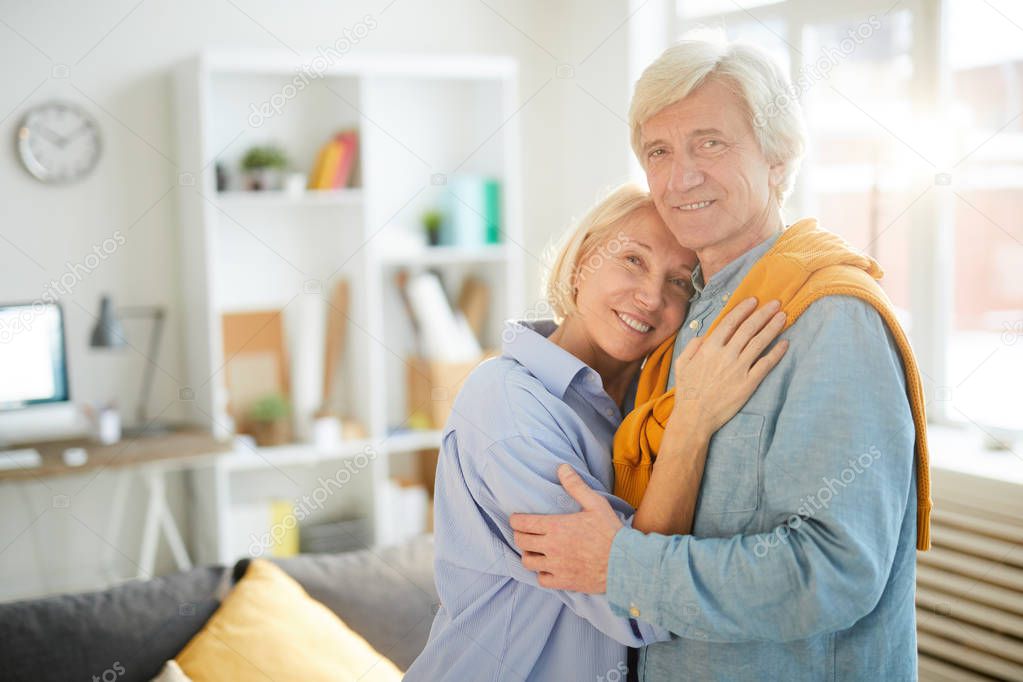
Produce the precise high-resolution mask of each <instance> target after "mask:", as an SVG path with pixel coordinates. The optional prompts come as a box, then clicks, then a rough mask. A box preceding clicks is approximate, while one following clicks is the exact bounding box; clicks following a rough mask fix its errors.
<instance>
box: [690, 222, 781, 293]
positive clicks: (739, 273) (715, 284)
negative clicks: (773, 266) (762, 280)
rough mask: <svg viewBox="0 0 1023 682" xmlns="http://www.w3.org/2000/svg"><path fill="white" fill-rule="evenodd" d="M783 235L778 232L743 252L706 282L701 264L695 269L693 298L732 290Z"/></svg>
mask: <svg viewBox="0 0 1023 682" xmlns="http://www.w3.org/2000/svg"><path fill="white" fill-rule="evenodd" d="M780 236H781V232H777V233H775V234H773V235H771V236H770V237H768V238H767V239H765V240H764V241H762V242H760V243H759V244H757V245H756V246H754V247H753V248H752V249H750V250H749V251H747V252H746V253H744V254H742V255H741V256H739V257H738V258H736V259H735V260H733V261H732V262H731V263H729V264H728V265H726V266H725V267H723V268H722V269H721V270H720V272H717V273H715V274H714V276H713V277H711V278H710V281H709V282H707V283H706V284H705V283H704V282H703V269H702V268H701V267H700V265H699V264H697V265H696V268H695V269H694V270H693V275H692V280H693V289H694V290H695V292H696V293H695V294H693V297H692V299H690V300H693V301H695V300H696V299H699V298H702V297H704V296H717V295H718V294H719V293H720V292H721V291H723V290H728V291H729V292H731V290H732V289H734V288H735V287H737V286H738V285H739V282H741V281H742V280H743V278H744V277H745V276H746V274H747V273H749V271H750V268H752V267H753V265H754V264H755V263H756V262H757V261H758V260H760V257H761V256H763V255H764V254H765V253H767V251H768V249H770V248H771V247H772V246H774V243H775V242H776V241H778V237H780Z"/></svg>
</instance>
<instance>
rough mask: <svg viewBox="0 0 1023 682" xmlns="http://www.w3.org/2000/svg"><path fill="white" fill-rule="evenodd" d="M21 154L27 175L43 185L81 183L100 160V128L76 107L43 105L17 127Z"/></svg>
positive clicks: (56, 103) (53, 103)
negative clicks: (79, 181) (43, 183)
mask: <svg viewBox="0 0 1023 682" xmlns="http://www.w3.org/2000/svg"><path fill="white" fill-rule="evenodd" d="M18 153H19V154H20V156H21V162H22V163H23V164H25V168H27V169H28V172H29V173H31V174H32V175H34V176H35V177H37V178H38V179H40V180H42V181H43V182H52V183H66V182H74V181H76V180H81V179H82V178H83V177H85V176H86V175H87V174H88V173H89V171H91V170H92V169H93V168H95V167H96V163H97V162H98V161H99V156H100V136H99V126H97V125H96V122H95V121H94V120H93V119H92V117H91V116H89V115H88V114H87V113H85V112H84V111H82V110H81V109H80V108H78V107H77V106H75V105H74V104H69V103H64V102H51V103H48V104H43V105H41V106H38V107H36V108H34V109H32V110H31V111H29V112H28V114H27V115H26V116H25V120H24V121H22V123H21V127H19V128H18Z"/></svg>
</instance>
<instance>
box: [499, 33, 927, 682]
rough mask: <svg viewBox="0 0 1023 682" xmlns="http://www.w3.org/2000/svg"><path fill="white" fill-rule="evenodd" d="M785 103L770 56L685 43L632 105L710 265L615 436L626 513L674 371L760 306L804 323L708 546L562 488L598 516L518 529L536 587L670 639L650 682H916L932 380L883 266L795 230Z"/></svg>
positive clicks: (727, 486) (673, 203) (698, 531)
mask: <svg viewBox="0 0 1023 682" xmlns="http://www.w3.org/2000/svg"><path fill="white" fill-rule="evenodd" d="M789 93H790V91H789V87H788V81H787V79H786V77H785V76H784V75H783V73H782V72H781V70H780V69H779V68H778V67H777V65H776V64H774V63H773V62H772V61H771V60H770V59H769V58H768V57H766V56H765V55H764V54H763V53H761V52H760V51H759V50H756V49H755V48H752V47H749V46H744V45H741V44H736V43H732V44H724V43H714V42H708V41H683V42H682V43H679V44H677V45H675V46H674V47H672V48H670V49H668V50H667V51H666V52H665V53H664V54H663V55H662V56H661V57H660V58H658V60H657V61H656V62H654V63H653V64H652V65H651V66H650V67H649V68H648V69H647V70H646V71H645V72H644V73H643V76H642V77H641V78H640V80H639V82H638V83H637V85H636V90H635V94H634V97H633V102H632V107H631V111H630V119H631V120H630V123H631V126H632V145H633V149H634V151H635V153H636V154H637V156H638V158H639V160H640V163H641V164H642V165H643V167H644V169H645V171H646V175H647V180H648V182H649V185H650V190H651V193H652V195H653V199H654V202H655V204H656V206H657V209H658V211H659V212H660V214H661V216H662V217H663V218H664V220H665V222H666V223H667V224H668V226H669V227H670V228H671V230H672V232H673V234H674V235H675V237H676V238H677V239H678V241H679V242H680V243H681V244H682V245H683V246H685V247H688V248H691V249H693V250H695V251H696V253H697V255H698V256H699V261H700V264H699V267H698V268H697V271H696V272H695V273H694V275H693V284H694V286H695V290H696V293H695V295H694V296H693V297H692V299H691V304H690V309H689V313H688V316H687V318H686V320H685V323H684V324H683V326H682V328H681V329H680V331H679V333H678V335H677V337H676V338H675V339H674V340H673V341H672V340H669V342H666V344H664V345H663V346H662V348H660V349H658V351H655V353H654V354H652V355H651V356H650V358H649V359H648V360H647V362H646V364H645V365H644V368H643V372H642V375H641V377H640V381H639V388H638V392H637V399H636V405H637V408H636V410H635V411H634V412H633V413H632V414H630V415H629V418H628V419H627V420H626V421H625V422H624V423H623V425H622V427H621V429H620V430H619V432H618V434H617V436H616V439H615V472H616V476H617V477H618V480H617V481H616V486H615V491H616V493H617V494H619V495H620V496H622V497H624V498H625V499H627V500H629V501H630V502H632V503H633V504H637V503H638V500H639V499H641V498H642V492H643V489H644V486H645V482H646V481H647V480H648V478H649V471H650V467H651V466H655V464H654V461H655V457H656V451H657V447H658V445H659V438H660V434H661V433H662V431H663V426H664V420H665V418H666V415H667V414H668V413H670V410H666V408H667V407H670V405H671V404H672V401H673V400H675V399H682V400H685V398H686V387H685V386H678V387H672V386H671V382H672V379H673V375H674V372H672V371H670V367H671V364H672V358H677V357H678V356H679V355H680V354H681V352H682V350H683V348H684V347H685V345H686V344H688V343H690V342H692V343H696V344H700V343H702V342H703V341H704V337H705V336H706V332H707V331H709V330H710V329H711V328H712V327H713V326H714V325H713V322H714V320H715V319H717V318H719V317H720V316H721V315H722V314H723V311H727V310H729V309H730V307H731V305H732V304H733V303H734V302H738V301H740V300H742V299H744V298H746V297H747V296H749V295H754V296H757V297H758V298H759V299H760V300H761V301H762V302H766V301H768V300H772V299H778V300H780V301H781V303H782V306H783V310H785V311H786V312H787V313H788V324H789V327H788V328H787V330H786V331H785V332H784V333H783V334H782V338H787V339H788V340H789V343H790V346H789V350H788V352H787V353H786V355H785V357H784V359H783V360H782V361H781V363H780V364H779V365H778V367H777V368H776V369H775V370H774V371H773V372H772V373H771V374H770V375H769V376H768V377H767V379H766V380H765V381H764V382H763V383H762V384H761V386H760V388H759V389H758V390H757V391H756V393H754V395H753V396H752V397H751V398H750V400H749V402H748V403H747V404H746V405H745V406H744V407H743V409H742V411H741V412H739V413H738V414H737V415H736V416H735V417H734V418H733V419H732V420H731V421H730V422H729V423H728V424H726V425H725V426H724V427H723V428H722V429H721V430H720V431H718V432H717V434H716V435H715V436H714V438H713V440H712V441H711V446H710V450H709V453H708V456H707V464H706V469H705V474H704V478H703V481H702V484H701V491H700V498H699V501H698V504H697V509H696V517H695V524H694V528H693V534H692V535H687V536H671V537H669V536H663V535H657V534H650V535H644V534H643V533H641V532H639V531H636V530H634V529H632V528H628V527H624V526H623V525H622V523H621V522H620V521H619V519H618V517H617V516H616V515H615V514H614V513H613V512H611V509H610V507H609V506H608V505H607V503H606V502H605V501H604V499H603V498H601V497H600V496H599V495H596V494H595V493H593V492H592V491H590V490H589V489H587V488H586V485H585V484H584V483H583V482H582V480H581V479H580V478H579V477H578V476H577V475H575V474H574V472H572V471H571V469H569V468H568V467H567V466H563V467H562V470H561V471H559V472H558V473H559V475H560V476H561V480H562V483H563V484H564V486H565V488H566V490H567V491H568V492H569V493H570V494H571V495H572V496H573V497H574V498H575V499H576V500H577V501H578V502H579V503H580V505H581V506H582V511H580V512H578V513H576V514H567V515H558V516H539V515H524V514H520V515H515V516H513V517H512V526H513V528H515V529H516V531H517V532H516V535H515V542H516V544H517V545H518V547H519V548H520V550H522V552H523V564H524V565H525V566H526V567H527V568H529V569H530V570H534V571H537V572H538V573H539V580H540V584H541V585H543V586H545V587H551V588H556V589H568V590H576V591H580V592H590V593H602V592H606V593H607V598H608V600H609V601H610V603H611V604H612V606H613V607H614V609H615V610H616V612H617V613H618V614H619V615H623V616H624V615H630V616H632V617H633V618H639V619H642V620H645V621H647V622H650V623H653V624H656V625H659V626H662V627H664V628H666V629H667V630H669V631H671V632H672V633H673V637H672V640H671V641H669V642H665V643H661V644H655V645H653V646H650V647H648V648H646V649H645V650H644V651H642V652H641V654H640V657H639V672H640V679H642V680H650V681H653V680H669V679H687V680H689V679H692V680H703V679H713V680H747V679H784V680H824V679H829V680H830V679H840V680H880V679H883V680H907V679H914V678H915V677H916V675H917V667H916V634H915V614H914V599H913V597H914V582H915V581H914V578H915V560H916V556H915V549H916V548H917V547H919V548H920V549H926V548H927V546H928V543H929V540H928V514H929V511H930V499H929V485H928V482H927V461H926V455H927V452H926V441H925V420H924V413H923V400H922V392H921V388H920V379H919V374H918V371H917V369H916V363H915V361H914V359H913V355H912V351H911V349H910V348H909V344H908V342H907V341H906V337H905V335H904V333H903V332H902V330H901V329H900V328H899V326H898V322H897V321H896V320H895V316H894V314H893V312H892V308H891V305H890V303H889V302H888V299H887V298H886V297H885V295H884V293H883V292H882V291H881V289H880V287H879V285H878V284H877V283H876V280H877V279H880V277H881V271H880V268H879V267H878V266H877V264H876V263H874V262H873V261H872V260H871V259H869V258H867V257H865V256H862V255H860V254H857V253H856V252H854V251H853V250H852V249H850V248H849V247H848V246H847V245H845V243H844V242H842V241H841V240H840V239H839V238H837V237H835V236H834V235H831V234H830V233H827V232H825V231H824V230H821V229H819V228H817V226H816V222H815V221H813V220H802V221H799V222H797V223H795V224H793V225H790V226H789V227H787V228H786V227H785V223H784V222H783V219H782V214H781V206H782V203H783V201H784V198H785V196H786V194H787V193H788V191H789V189H790V187H791V185H792V181H793V177H794V175H795V173H796V169H797V165H798V162H799V158H800V156H801V155H802V151H803V147H804V137H803V135H804V134H803V124H802V118H801V113H800V111H799V108H798V104H797V103H796V102H795V100H794V99H792V98H791V97H790V94H789ZM694 339H695V341H694ZM914 454H915V457H914ZM566 469H567V470H566Z"/></svg>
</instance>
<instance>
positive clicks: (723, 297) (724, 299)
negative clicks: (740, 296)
mask: <svg viewBox="0 0 1023 682" xmlns="http://www.w3.org/2000/svg"><path fill="white" fill-rule="evenodd" d="M729 296H731V294H722V295H721V302H722V303H726V302H727V301H728V297H729Z"/></svg>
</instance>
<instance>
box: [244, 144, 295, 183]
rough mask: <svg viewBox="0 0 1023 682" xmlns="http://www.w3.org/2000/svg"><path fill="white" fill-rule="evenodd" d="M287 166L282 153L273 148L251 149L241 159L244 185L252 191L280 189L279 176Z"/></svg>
mask: <svg viewBox="0 0 1023 682" xmlns="http://www.w3.org/2000/svg"><path fill="white" fill-rule="evenodd" d="M287 166H288V159H287V157H286V156H284V152H282V151H281V150H280V149H279V148H277V147H274V146H265V147H253V148H252V149H250V150H249V151H247V152H245V156H244V157H242V170H243V171H245V176H246V179H247V183H246V184H247V185H248V188H249V189H250V190H253V191H260V190H271V189H280V187H281V174H282V173H283V171H284V169H285V168H287Z"/></svg>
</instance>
